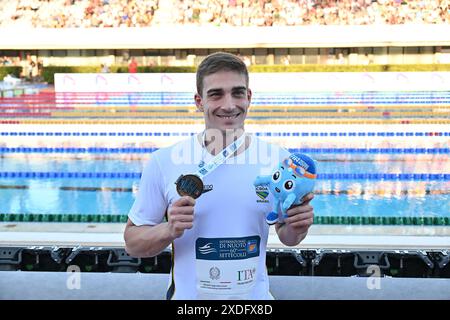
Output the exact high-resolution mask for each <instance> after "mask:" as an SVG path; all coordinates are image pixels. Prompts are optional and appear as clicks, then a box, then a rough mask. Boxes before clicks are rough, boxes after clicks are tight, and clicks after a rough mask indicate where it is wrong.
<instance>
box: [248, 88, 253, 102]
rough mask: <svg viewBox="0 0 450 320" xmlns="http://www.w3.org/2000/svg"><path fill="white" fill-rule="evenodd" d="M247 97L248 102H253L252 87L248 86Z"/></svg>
mask: <svg viewBox="0 0 450 320" xmlns="http://www.w3.org/2000/svg"><path fill="white" fill-rule="evenodd" d="M247 99H248V102H249V103H250V102H252V90H251V89H250V88H247Z"/></svg>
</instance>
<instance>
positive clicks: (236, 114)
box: [216, 112, 241, 120]
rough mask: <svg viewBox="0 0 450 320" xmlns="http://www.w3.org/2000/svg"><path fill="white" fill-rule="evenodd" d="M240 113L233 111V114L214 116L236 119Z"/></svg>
mask: <svg viewBox="0 0 450 320" xmlns="http://www.w3.org/2000/svg"><path fill="white" fill-rule="evenodd" d="M240 115H241V113H240V112H239V113H235V114H217V115H216V116H217V117H219V118H222V119H227V120H229V119H236V118H237V117H239V116H240Z"/></svg>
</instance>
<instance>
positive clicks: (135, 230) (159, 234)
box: [124, 222, 174, 258]
mask: <svg viewBox="0 0 450 320" xmlns="http://www.w3.org/2000/svg"><path fill="white" fill-rule="evenodd" d="M124 238H125V250H126V251H127V252H128V254H129V255H131V256H133V257H140V258H144V257H154V256H156V255H158V254H159V253H161V252H162V251H163V250H164V249H165V248H167V247H168V246H169V245H170V244H171V243H172V241H173V240H174V239H173V238H172V237H171V236H170V233H169V232H168V228H167V222H164V223H161V224H158V225H156V226H127V230H126V231H125V234H124Z"/></svg>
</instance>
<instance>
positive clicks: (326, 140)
mask: <svg viewBox="0 0 450 320" xmlns="http://www.w3.org/2000/svg"><path fill="white" fill-rule="evenodd" d="M191 99H192V95H191V94H187V93H183V92H180V93H174V92H172V93H148V94H145V93H132V94H131V93H114V94H111V93H94V94H87V93H77V94H75V93H65V94H55V93H54V92H52V91H47V92H44V93H41V94H40V95H34V96H21V97H15V98H8V99H2V100H1V101H0V102H1V108H2V109H1V121H2V122H3V123H4V124H7V126H6V125H3V126H2V129H0V138H1V143H0V181H1V182H0V198H1V199H3V200H2V201H1V202H0V220H2V221H82V222H88V221H90V222H97V221H100V222H110V221H112V222H124V221H126V215H127V213H128V210H129V209H130V207H131V205H132V203H133V201H134V197H135V195H136V191H137V188H138V183H139V178H140V173H141V171H142V167H143V165H144V163H145V161H147V160H148V159H149V158H150V157H151V153H152V152H153V151H155V150H157V149H158V148H160V147H164V146H166V145H170V144H172V143H174V142H176V141H179V140H181V139H184V138H187V137H189V136H190V135H192V134H195V133H196V132H200V131H201V128H202V125H201V123H202V119H201V114H199V113H195V112H194V111H193V110H194V107H193V105H192V100H191ZM449 102H450V94H449V93H448V92H355V93H348V92H347V93H330V92H315V93H294V94H276V93H271V94H268V93H261V94H258V93H255V96H254V99H253V101H252V104H253V106H254V107H253V108H254V110H253V111H252V112H251V113H250V114H249V118H248V119H249V121H248V125H247V130H248V131H249V132H252V133H253V134H255V135H257V136H260V137H261V138H262V139H266V140H268V141H272V142H275V143H279V144H281V145H283V146H284V147H286V148H288V149H289V150H290V151H296V152H304V153H307V154H309V155H311V156H312V157H313V158H315V159H316V160H317V161H318V165H319V176H318V182H317V185H316V197H315V199H314V202H313V203H314V208H315V214H316V218H315V219H316V223H318V224H344V225H345V224H387V225H390V224H399V225H404V224H417V225H450V221H449V216H450V201H449V199H450V195H449V193H450V191H449V190H450V159H449V153H450V151H449V136H450V132H449V130H448V123H449V117H448V115H449V113H448V107H447V106H448V103H449ZM277 120H279V121H278V122H277Z"/></svg>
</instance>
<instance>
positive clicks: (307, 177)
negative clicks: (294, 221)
mask: <svg viewBox="0 0 450 320" xmlns="http://www.w3.org/2000/svg"><path fill="white" fill-rule="evenodd" d="M316 177H317V173H316V164H315V162H314V160H313V159H311V158H310V157H308V156H307V155H305V154H301V153H292V154H291V155H290V156H289V157H288V158H286V159H284V160H283V161H282V162H280V163H279V165H278V167H277V168H276V169H275V170H274V171H273V173H272V175H270V176H257V177H256V180H255V182H254V185H255V186H256V187H258V186H268V187H269V190H270V192H271V193H272V195H273V196H274V202H273V207H272V212H270V213H269V214H268V215H267V216H266V221H267V223H268V224H275V223H276V222H278V211H279V207H280V205H281V212H282V214H283V218H287V213H286V211H287V210H288V209H289V208H290V207H291V206H292V205H295V204H300V202H301V200H302V198H303V197H304V196H305V195H306V194H308V193H310V192H312V191H313V189H314V184H315V181H316Z"/></svg>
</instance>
